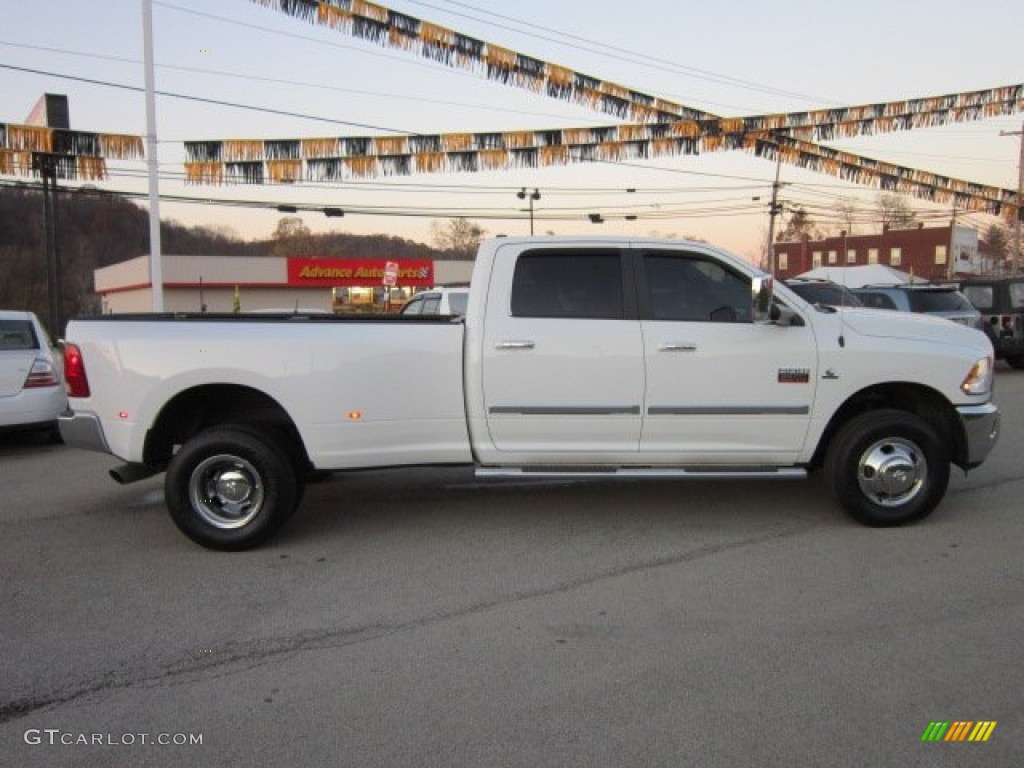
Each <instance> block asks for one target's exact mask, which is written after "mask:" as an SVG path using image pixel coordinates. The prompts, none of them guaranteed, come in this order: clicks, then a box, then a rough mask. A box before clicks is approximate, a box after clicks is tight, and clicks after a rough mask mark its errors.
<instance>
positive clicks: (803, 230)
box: [775, 206, 823, 243]
mask: <svg viewBox="0 0 1024 768" xmlns="http://www.w3.org/2000/svg"><path fill="white" fill-rule="evenodd" d="M822 234H823V233H822V231H821V228H820V227H819V226H818V225H817V224H815V223H814V221H813V220H812V219H811V215H810V214H809V213H807V211H806V210H805V209H804V208H803V207H801V206H797V207H796V208H793V209H792V210H791V211H790V214H789V218H788V219H787V220H786V224H785V226H783V227H782V229H781V230H779V234H778V235H777V236H776V238H775V241H776V242H778V243H796V242H800V241H801V240H803V239H804V238H805V237H806V238H807V239H808V240H817V239H818V238H820V237H821V236H822Z"/></svg>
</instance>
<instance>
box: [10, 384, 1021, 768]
mask: <svg viewBox="0 0 1024 768" xmlns="http://www.w3.org/2000/svg"><path fill="white" fill-rule="evenodd" d="M996 401H997V403H998V404H999V405H1000V407H1001V409H1002V412H1003V425H1004V426H1003V435H1002V438H1001V442H1000V444H999V446H997V448H996V451H995V452H994V454H993V455H992V456H991V457H990V459H989V461H988V462H987V463H986V464H985V465H984V466H982V467H981V468H980V469H978V470H976V471H975V472H972V473H971V475H970V476H968V477H966V478H965V477H964V476H963V474H962V473H959V472H957V473H955V474H954V477H953V479H952V482H951V486H950V491H949V494H948V496H947V498H946V500H945V501H944V503H943V504H942V505H941V506H940V508H939V509H938V510H937V511H936V512H935V513H934V514H933V515H932V516H931V517H929V518H928V519H927V520H925V521H924V522H922V523H921V524H918V525H915V526H911V527H907V528H902V529H896V530H872V529H867V528H863V527H860V526H858V525H856V524H854V523H852V522H850V521H848V520H847V519H846V518H844V517H843V516H842V514H841V513H840V512H839V511H838V510H837V509H836V508H835V507H834V506H833V504H832V502H831V500H830V499H829V497H828V494H827V492H826V489H825V488H824V486H823V484H822V483H821V482H820V481H819V480H817V479H812V480H810V481H807V482H780V483H722V482H707V483H694V484H672V483H651V484H638V483H611V484H601V485H587V486H572V485H566V484H535V485H528V486H501V487H493V486H482V485H478V484H476V483H475V482H474V481H473V479H472V477H471V476H470V475H469V474H468V473H466V472H463V471H454V470H453V471H444V472H436V471H426V470H423V471H415V472H398V471H389V472H380V473H372V474H368V475H360V476H337V475H336V476H334V477H332V478H331V479H330V480H328V481H326V482H323V483H320V484H317V485H312V486H310V487H309V489H308V491H307V496H306V501H305V503H304V505H303V507H302V508H301V509H300V511H299V512H298V514H297V515H296V517H295V518H294V519H293V520H292V521H291V523H290V524H289V525H288V527H287V528H285V529H284V530H283V531H282V532H281V534H280V535H279V536H278V537H277V538H276V539H274V540H273V541H272V542H271V544H270V545H269V546H266V547H264V548H262V549H259V550H256V551H253V552H246V553H237V554H223V553H215V552H209V551H206V550H203V549H200V548H198V547H197V546H195V545H194V544H192V543H191V542H189V541H188V540H187V539H186V538H184V537H183V536H182V535H181V534H179V533H178V531H177V529H176V528H174V526H173V525H172V523H171V522H170V520H169V518H168V516H167V514H166V512H165V510H164V508H163V502H162V490H161V482H162V478H152V479H149V480H147V481H144V482H142V483H138V484H135V485H131V486H126V487H123V486H118V485H116V484H115V483H114V482H113V481H111V480H109V479H108V478H107V477H106V469H107V468H109V467H111V466H113V465H114V464H116V463H117V461H116V460H114V459H112V458H110V457H104V456H100V455H98V454H89V453H85V452H80V451H75V450H72V449H69V448H66V447H63V446H51V445H49V444H47V443H46V441H45V439H35V438H32V437H27V436H4V437H2V438H0V556H2V560H3V574H4V577H3V580H2V586H0V619H2V626H3V631H2V633H0V652H2V654H3V660H4V662H3V666H2V672H0V765H11V766H14V765H17V766H65V765H67V766H72V765H73V766H111V765H140V766H165V765H186V764H187V765H223V766H227V765H252V766H262V765H268V766H270V765H273V766H279V765H291V766H306V765H310V766H312V765H345V766H349V765H351V766H359V767H360V768H369V767H372V766H388V767H389V768H390V767H393V766H445V767H446V768H448V767H451V766H466V767H467V768H468V767H470V766H472V767H473V768H480V767H481V766H588V767H592V766H627V765H628V766H673V767H678V766H753V765H757V766H794V765H797V766H803V765H808V766H809V765H817V766H974V765H977V766H1013V765H1021V764H1024V697H1022V695H1021V690H1022V683H1024V653H1022V650H1021V649H1022V647H1024V643H1022V640H1021V635H1022V630H1024V569H1022V567H1021V562H1022V558H1021V552H1020V548H1021V542H1022V541H1024V505H1022V504H1021V501H1020V499H1021V496H1022V494H1024V462H1022V461H1021V456H1022V455H1024V372H1019V371H1013V370H1010V369H1006V368H1000V370H999V371H998V376H997V395H996ZM937 721H950V722H956V721H971V722H982V721H995V722H996V723H997V725H996V727H995V728H994V729H993V730H992V731H991V735H990V737H989V739H988V741H986V742H984V743H971V742H966V741H965V742H955V743H954V742H934V743H932V742H922V740H921V737H922V734H923V733H924V732H925V730H926V729H927V728H928V726H929V724H930V723H932V722H937ZM197 742H201V743H197Z"/></svg>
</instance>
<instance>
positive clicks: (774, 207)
mask: <svg viewBox="0 0 1024 768" xmlns="http://www.w3.org/2000/svg"><path fill="white" fill-rule="evenodd" d="M776 149H777V151H778V154H777V156H776V159H775V181H774V182H773V183H772V202H771V204H770V205H769V206H768V274H769V275H771V276H772V277H775V217H776V216H777V215H778V214H780V213H782V206H781V205H779V187H780V186H781V185H780V184H779V171H780V170H781V169H782V149H781V148H780V147H776Z"/></svg>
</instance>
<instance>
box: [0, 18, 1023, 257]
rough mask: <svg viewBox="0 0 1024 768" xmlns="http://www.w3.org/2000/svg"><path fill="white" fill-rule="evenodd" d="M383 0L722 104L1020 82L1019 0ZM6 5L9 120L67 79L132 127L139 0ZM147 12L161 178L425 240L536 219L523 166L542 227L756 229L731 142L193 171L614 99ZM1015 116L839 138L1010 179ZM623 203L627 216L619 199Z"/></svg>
mask: <svg viewBox="0 0 1024 768" xmlns="http://www.w3.org/2000/svg"><path fill="white" fill-rule="evenodd" d="M383 5H385V6H387V7H389V8H392V9H394V10H396V11H399V12H401V13H405V14H408V15H411V16H415V17H417V18H420V19H424V20H429V21H432V22H434V23H436V24H440V25H443V26H446V27H449V28H451V29H454V30H457V31H459V32H462V33H464V34H467V35H470V36H473V37H475V38H478V39H480V40H484V41H487V42H491V43H494V44H497V45H501V46H504V47H506V48H509V49H512V50H516V51H520V52H522V53H525V54H528V55H530V56H533V57H534V58H539V59H543V60H545V61H548V62H551V63H555V64H560V65H563V66H566V67H570V68H572V69H575V70H577V71H579V72H583V73H586V74H590V75H593V76H595V77H598V78H601V79H604V80H609V81H613V82H615V83H619V84H621V85H625V86H628V87H630V88H633V89H636V90H639V91H643V92H645V93H648V94H652V95H655V96H660V97H664V98H667V99H671V100H673V101H676V102H679V103H682V104H686V105H689V106H693V107H698V108H700V109H703V110H706V111H709V112H714V113H716V114H719V115H723V116H741V115H751V114H764V113H770V112H790V111H800V110H810V109H818V108H827V107H836V106H845V105H853V104H868V103H876V102H881V101H894V100H900V99H905V98H913V97H924V96H934V95H940V94H947V93H959V92H962V91H972V90H981V89H986V88H992V87H996V86H1000V85H1013V84H1017V83H1020V82H1024V53H1022V51H1021V47H1020V34H1021V30H1022V29H1024V3H1021V2H1019V0H1018V1H1016V2H1010V1H1009V0H1006V1H1004V0H978V2H974V3H970V4H965V3H962V2H951V1H949V0H895V1H894V0H884V1H882V0H860V1H859V2H856V3H853V2H833V1H831V0H822V1H820V2H802V1H800V0H777V1H776V2H773V3H753V2H750V1H749V0H716V2H713V3H688V2H679V0H673V1H672V2H669V1H668V0H634V2H631V3H609V2H583V0H557V1H555V2H553V1H552V0H547V1H546V2H541V1H540V0H520V1H519V2H517V3H514V4H512V3H493V2H490V3H489V2H486V0H467V2H450V1H448V0H434V1H433V2H414V1H413V0H394V1H393V2H390V3H389V2H384V3H383ZM3 6H4V7H5V13H4V18H5V23H4V25H3V26H2V27H0V94H2V97H0V122H6V123H20V122H24V120H25V118H26V117H27V115H28V113H29V111H30V110H31V109H32V107H33V105H34V104H35V102H36V101H37V100H38V98H39V97H40V95H41V94H43V93H46V92H49V93H63V94H67V95H68V97H69V101H70V113H71V127H72V128H73V129H77V130H83V131H96V132H104V133H131V134H140V135H141V134H144V133H145V132H146V122H145V107H144V98H143V95H142V94H141V93H139V92H138V91H135V90H129V89H126V88H118V87H114V85H113V84H118V85H124V86H131V87H141V86H142V85H143V84H144V70H143V65H142V58H143V34H142V2H141V0H97V2H92V3H83V2H80V0H77V1H74V2H72V1H71V0H48V1H47V2H45V3H14V2H13V0H5V2H4V3H3ZM153 17H154V36H155V37H154V47H155V59H156V63H157V67H156V86H157V89H158V90H161V91H166V92H169V93H173V94H176V95H175V96H169V95H168V96H160V97H158V98H157V136H158V138H159V142H160V143H159V161H160V172H161V185H160V189H161V193H163V194H168V195H187V196H195V197H199V198H204V199H210V200H224V199H231V200H243V201H245V200H254V201H256V200H258V201H268V202H273V203H282V204H300V205H314V206H321V205H322V206H330V207H340V208H343V209H344V208H346V207H353V206H358V207H362V208H363V209H367V210H373V209H381V210H386V211H389V212H390V213H391V214H392V215H368V214H360V215H347V216H345V217H344V218H342V219H333V218H332V219H328V218H326V217H325V216H323V215H322V214H320V213H316V212H307V213H302V214H301V216H302V218H303V221H304V222H305V223H306V224H307V225H308V226H309V227H310V228H312V229H313V230H314V231H327V230H331V229H337V230H341V231H346V232H355V233H358V234H371V233H381V232H383V233H388V234H395V235H399V236H402V237H409V238H412V239H415V240H420V241H424V242H429V240H430V227H431V224H432V222H435V221H442V222H443V221H444V220H445V219H446V218H450V217H454V216H464V217H467V218H470V219H472V220H474V221H476V222H477V223H479V225H480V226H482V227H483V228H484V229H485V230H486V231H487V232H488V233H490V234H499V233H504V234H526V233H528V231H529V222H528V214H527V213H526V211H525V210H524V208H525V206H524V204H523V201H521V200H520V199H519V198H517V196H516V192H517V191H518V190H519V189H521V188H523V187H526V188H527V189H529V190H533V189H537V190H539V192H540V194H541V198H540V199H539V200H537V201H536V206H535V214H536V228H537V231H538V233H543V232H549V231H550V232H554V233H556V234H598V233H606V234H616V235H629V234H636V235H648V234H652V233H657V234H661V235H674V236H696V237H700V238H704V239H707V240H709V241H711V242H714V243H716V244H719V245H722V246H725V247H727V248H730V249H732V250H734V251H736V252H737V253H740V254H741V255H744V256H746V257H748V258H753V257H754V256H755V255H756V253H757V251H758V249H759V247H760V245H761V244H762V243H763V241H764V238H765V233H766V231H767V226H768V215H767V201H768V199H769V197H770V194H771V184H772V180H773V177H774V173H775V165H774V164H773V163H771V162H769V161H767V160H763V159H759V158H756V157H753V156H752V155H749V154H746V153H743V152H730V153H714V154H705V155H701V156H688V157H672V158H659V159H652V160H634V161H628V162H625V163H603V162H602V163H591V164H586V165H574V166H568V167H552V168H537V169H520V170H514V171H502V172H488V173H447V174H417V175H413V176H405V177H381V178H377V179H367V180H352V181H349V180H346V181H344V182H332V183H329V184H328V183H317V184H300V185H295V186H283V185H265V186H259V187H254V186H243V185H232V186H198V185H186V184H185V183H184V180H183V171H184V168H183V160H184V148H183V142H184V141H196V140H219V139H260V138H268V139H270V138H274V139H286V138H288V139H297V138H310V137H324V136H367V135H388V134H389V133H406V134H415V133H440V132H474V131H513V130H536V129H543V128H550V129H555V128H558V129H564V128H573V127H584V126H600V125H610V124H614V123H615V122H618V120H617V119H616V118H614V117H610V116H608V115H605V114H601V113H598V112H594V111H591V110H588V109H585V108H583V107H580V106H577V105H573V104H569V103H565V102H560V101H557V100H552V99H550V98H547V97H545V96H543V95H540V94H535V93H531V92H529V91H526V90H521V89H517V88H513V87H509V86H505V85H501V84H498V83H495V82H492V81H489V80H487V79H486V78H485V77H483V76H481V75H479V74H473V73H469V72H464V71H459V70H455V69H451V68H448V67H445V66H443V65H440V64H437V63H434V62H431V61H429V60H427V59H424V58H422V57H420V56H418V55H416V54H414V53H409V52H404V51H398V50H394V49H389V48H385V47H381V46H377V45H374V44H373V43H370V42H366V41H363V40H358V39H355V38H352V37H350V36H348V35H344V34H341V33H339V32H337V31H335V30H332V29H329V28H326V27H322V26H318V25H314V24H310V23H307V22H303V21H301V20H298V19H295V18H293V17H291V16H287V15H285V14H283V13H281V12H279V11H278V10H275V9H271V8H266V7H263V6H261V5H259V4H256V3H253V2H249V1H248V0H215V1H214V2H209V1H200V0H173V1H168V2H163V1H162V0H155V1H154V2H153ZM26 69H28V70H36V71H35V72H26V71H24V70H26ZM69 77H77V78H86V79H89V80H93V81H100V82H82V81H79V80H72V79H68V78H69ZM187 97H194V98H187ZM195 98H200V99H204V100H205V101H197V100H195ZM214 102H219V103H214ZM225 102H230V103H231V104H233V105H244V106H245V107H247V108H242V107H241V106H230V105H228V104H226V103H225ZM279 113H291V114H279ZM1022 121H1024V115H1021V114H1016V115H1014V116H1009V117H999V118H992V119H989V120H984V121H980V122H972V123H961V124H957V125H951V126H945V127H938V128H928V129H923V130H916V131H912V132H903V133H893V134H888V135H880V136H871V137H860V138H856V139H846V140H842V141H838V142H832V143H830V146H835V147H841V148H846V149H849V150H851V151H854V152H857V153H859V154H862V155H866V156H869V157H874V158H878V159H881V160H885V161H889V162H894V163H898V164H901V165H906V166H911V167H916V168H922V169H925V170H929V171H933V172H937V173H942V174H946V175H950V176H954V177H957V178H963V179H967V180H971V181H976V182H980V183H984V184H990V185H995V186H1000V187H1004V188H1008V189H1015V188H1016V186H1017V158H1018V153H1019V147H1020V144H1019V138H1017V137H1006V136H1000V131H1019V130H1021V125H1022ZM110 168H111V171H112V176H111V178H110V180H109V181H106V182H103V183H102V184H100V186H102V187H103V188H106V189H111V190H119V191H132V192H143V191H145V189H146V180H145V170H146V169H145V163H144V162H141V161H134V162H124V161H119V162H112V163H111V164H110ZM5 178H6V179H8V180H9V179H10V178H11V177H5ZM781 181H782V182H783V183H784V186H783V187H782V192H781V197H782V199H783V200H784V201H786V203H787V204H789V205H804V206H807V207H809V208H813V209H814V210H816V211H827V210H828V209H829V208H830V207H832V206H834V205H835V204H836V203H837V202H838V201H840V200H841V199H842V198H857V199H858V200H860V201H861V202H860V203H859V204H860V205H862V206H863V207H864V208H865V210H867V209H869V208H870V207H871V205H872V203H873V201H874V200H875V198H876V197H877V194H878V193H877V191H875V190H870V189H865V188H861V187H856V186H854V185H851V184H847V183H844V182H842V181H840V180H838V179H835V178H832V177H829V176H823V175H818V174H814V173H810V172H806V171H801V170H798V169H795V168H793V167H790V166H786V165H783V166H782V168H781ZM627 189H633V190H635V191H634V192H627V191H626V190H627ZM754 198H759V199H756V200H755V199H754ZM910 204H911V205H912V207H913V208H914V209H915V210H918V211H920V212H921V215H922V217H923V218H925V219H926V220H927V221H928V222H929V223H931V222H934V223H948V216H949V214H950V213H951V212H950V211H948V210H946V209H943V208H941V207H939V206H936V205H931V204H928V203H924V202H922V201H917V200H911V201H910ZM594 212H597V213H601V214H602V217H603V218H604V220H605V222H604V223H603V224H599V225H598V224H593V223H591V222H590V219H589V218H588V214H589V213H594ZM161 213H162V215H163V217H164V218H173V219H176V220H178V221H180V222H182V223H184V224H188V225H205V226H226V227H230V228H231V229H232V230H234V231H235V232H236V233H237V234H239V235H241V236H243V237H262V236H267V235H269V234H270V233H271V232H272V231H273V229H274V227H275V226H276V224H277V221H278V219H279V218H280V217H281V215H282V214H281V213H279V212H278V211H276V210H272V209H270V210H267V209H262V210H256V209H248V208H243V207H224V206H213V205H203V204H182V203H171V202H165V203H162V204H161ZM397 213H400V214H402V215H394V214H397ZM626 215H631V216H632V215H635V216H637V220H635V221H627V220H626V218H625V217H626ZM822 216H827V214H826V213H822ZM499 217H500V218H499ZM869 218H870V217H869V216H868V215H867V214H865V218H864V222H863V224H862V226H863V227H864V231H870V229H871V227H872V225H871V223H870V221H869ZM958 218H960V217H958ZM963 220H966V221H968V222H969V223H971V224H973V225H975V226H977V227H979V228H984V227H986V226H987V225H988V224H989V223H991V221H993V219H989V218H988V217H985V216H983V215H980V214H972V215H970V216H967V217H965V218H964V219H963ZM826 223H827V222H826ZM598 228H600V229H598Z"/></svg>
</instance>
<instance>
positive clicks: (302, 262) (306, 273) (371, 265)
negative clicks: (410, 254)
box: [288, 258, 434, 288]
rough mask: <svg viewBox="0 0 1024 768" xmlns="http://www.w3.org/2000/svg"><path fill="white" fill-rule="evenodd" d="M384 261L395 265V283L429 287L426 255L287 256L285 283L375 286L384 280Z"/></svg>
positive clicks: (429, 265)
mask: <svg viewBox="0 0 1024 768" xmlns="http://www.w3.org/2000/svg"><path fill="white" fill-rule="evenodd" d="M388 263H392V264H397V265H398V277H397V279H396V280H395V285H397V286H400V287H401V286H416V287H421V288H429V287H431V286H432V285H433V284H434V262H433V261H431V260H430V259H291V258H290V259H288V285H290V286H323V287H326V288H333V287H340V286H349V287H353V286H355V287H358V286H365V287H369V286H377V285H383V283H384V271H385V268H386V266H387V264H388Z"/></svg>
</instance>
